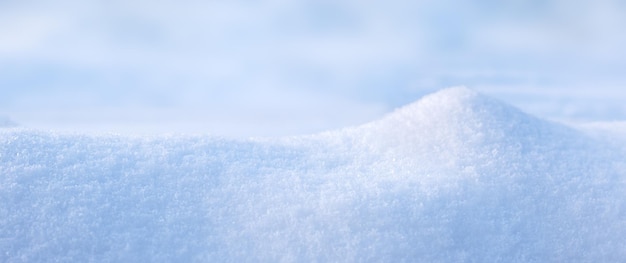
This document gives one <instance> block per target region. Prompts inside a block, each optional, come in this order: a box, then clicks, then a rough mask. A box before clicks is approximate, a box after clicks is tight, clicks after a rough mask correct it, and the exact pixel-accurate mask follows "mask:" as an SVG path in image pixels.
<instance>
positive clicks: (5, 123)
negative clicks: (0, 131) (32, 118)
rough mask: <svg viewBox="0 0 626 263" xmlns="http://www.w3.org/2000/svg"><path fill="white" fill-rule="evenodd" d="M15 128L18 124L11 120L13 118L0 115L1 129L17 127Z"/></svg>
mask: <svg viewBox="0 0 626 263" xmlns="http://www.w3.org/2000/svg"><path fill="white" fill-rule="evenodd" d="M15 126H17V123H15V122H14V121H13V120H11V118H9V117H6V116H2V115H0V128H7V127H15Z"/></svg>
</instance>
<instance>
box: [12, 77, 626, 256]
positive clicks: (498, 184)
mask: <svg viewBox="0 0 626 263" xmlns="http://www.w3.org/2000/svg"><path fill="white" fill-rule="evenodd" d="M603 127H605V128H606V126H603ZM583 130H584V129H578V128H572V127H571V126H566V125H562V124H558V123H553V122H549V121H545V120H542V119H539V118H536V117H533V116H530V115H528V114H525V113H523V112H521V111H519V110H517V109H515V108H513V107H511V106H508V105H506V104H504V103H501V102H499V101H497V100H495V99H492V98H489V97H487V96H484V95H481V94H478V93H476V92H474V91H472V90H469V89H466V88H451V89H446V90H443V91H440V92H438V93H435V94H432V95H429V96H426V97H424V98H423V99H421V100H419V101H418V102H416V103H413V104H411V105H408V106H406V107H404V108H401V109H398V110H397V111H395V112H393V113H391V114H389V115H387V116H386V117H384V118H383V119H381V120H378V121H374V122H371V123H368V124H365V125H362V126H359V127H353V128H347V129H343V130H338V131H330V132H325V133H321V134H316V135H311V136H298V137H285V138H278V139H248V140H227V139H221V138H217V137H208V136H153V137H129V136H117V135H98V136H94V135H84V134H67V133H54V132H46V131H37V130H27V129H22V128H9V129H0V174H1V175H0V176H1V177H0V253H2V254H0V261H2V262H93V261H96V262H311V261H318V262H346V261H347V262H354V261H358V262H362V261H367V262H370V261H386V262H402V261H405V262H406V261H408V262H618V261H622V260H624V259H625V258H626V198H625V197H626V191H625V190H626V189H625V185H624V183H625V178H626V158H624V156H626V154H625V153H626V145H625V144H613V143H611V140H610V139H607V137H603V138H602V139H600V138H598V137H597V136H592V135H590V133H589V132H588V131H583ZM622 131H623V130H622ZM604 134H606V136H615V138H617V137H620V136H623V134H621V135H618V133H617V132H616V133H604ZM609 138H610V137H609ZM620 138H621V139H620V140H621V141H622V142H623V141H624V140H623V139H624V137H620Z"/></svg>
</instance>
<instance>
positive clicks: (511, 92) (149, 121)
mask: <svg viewBox="0 0 626 263" xmlns="http://www.w3.org/2000/svg"><path fill="white" fill-rule="evenodd" d="M624 12H626V6H625V4H624V3H623V2H620V1H617V0H615V1H612V0H598V1H565V0H557V1H490V0H483V1H479V0H474V1H435V0H427V1H408V0H407V1H404V0H390V1H372V0H368V1H356V0H335V1H327V0H316V1H312V0H310V1H309V0H305V1H295V0H293V1H291V0H273V1H243V0H241V1H233V0H230V1H197V0H190V1H141V0H134V1H77V0H60V1H2V2H0V36H1V37H2V41H0V70H1V71H0V72H1V73H0V92H1V94H2V96H0V114H2V115H8V116H10V117H11V118H12V119H14V120H15V121H17V122H19V123H21V124H22V125H24V126H31V127H41V128H57V129H66V130H72V129H75V130H107V129H111V130H114V131H138V132H143V131H157V132H168V131H173V132H207V133H214V134H218V135H233V136H249V135H286V134H299V133H310V132H317V131H322V130H325V129H332V128H338V127H343V126H347V125H354V124H359V123H363V122H367V121H369V120H373V119H376V118H378V117H379V116H381V115H382V114H384V113H386V112H389V111H391V110H392V109H393V108H396V107H399V106H401V105H404V104H406V103H410V102H412V101H414V100H416V99H418V98H419V97H421V96H422V95H424V94H426V93H430V92H432V91H435V90H438V89H441V88H446V87H449V86H455V85H465V86H468V87H470V88H473V89H476V90H479V91H481V92H485V93H488V94H491V95H492V96H496V97H498V98H501V99H504V100H505V101H508V102H510V103H512V104H514V105H516V106H518V107H521V108H522V109H524V110H526V111H529V112H531V113H535V114H538V115H543V116H546V117H550V118H565V119H567V118H574V119H592V120H609V119H625V118H626V106H624V105H626V103H624V101H626V94H625V93H626V75H625V74H623V69H625V68H626V52H625V51H624V48H623V47H625V46H626V34H623V29H624V28H626V17H625V16H623V14H624Z"/></svg>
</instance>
